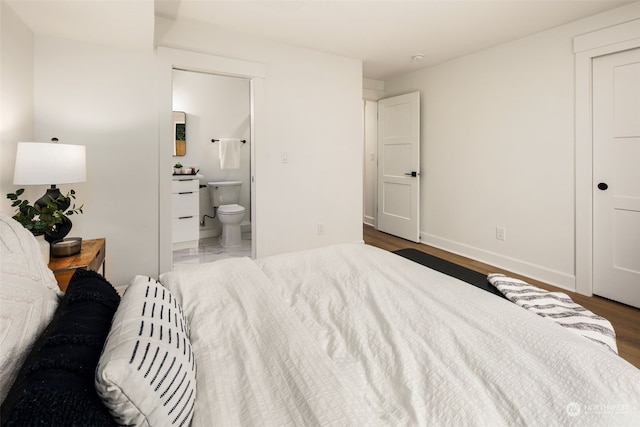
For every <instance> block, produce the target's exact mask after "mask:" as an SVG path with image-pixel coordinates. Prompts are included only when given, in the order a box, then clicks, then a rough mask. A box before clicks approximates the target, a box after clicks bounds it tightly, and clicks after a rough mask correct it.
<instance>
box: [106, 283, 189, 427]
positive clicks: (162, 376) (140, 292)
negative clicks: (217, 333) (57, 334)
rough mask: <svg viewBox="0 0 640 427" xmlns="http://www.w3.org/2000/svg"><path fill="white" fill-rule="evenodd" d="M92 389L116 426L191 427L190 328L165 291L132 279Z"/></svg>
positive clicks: (154, 284)
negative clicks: (116, 423) (182, 426)
mask: <svg viewBox="0 0 640 427" xmlns="http://www.w3.org/2000/svg"><path fill="white" fill-rule="evenodd" d="M102 351H103V353H102V356H101V357H100V361H99V363H98V367H97V369H96V390H97V392H98V395H100V397H101V398H102V400H103V402H104V404H105V405H106V406H107V408H109V411H110V412H111V415H112V416H113V417H114V418H115V420H116V421H117V422H118V424H121V425H123V424H124V425H136V426H140V425H142V426H169V425H185V426H186V425H189V423H190V421H191V417H192V416H193V406H194V403H195V398H196V364H195V359H194V355H193V352H192V349H191V343H190V342H189V325H188V324H187V320H186V318H185V316H184V314H183V312H182V307H180V304H179V303H178V301H177V300H176V299H175V297H174V296H173V294H172V293H171V292H169V290H168V289H166V288H164V287H163V286H162V285H161V284H160V283H159V282H157V281H156V280H154V279H151V278H150V277H145V276H136V277H135V278H134V279H133V281H132V283H131V284H130V285H129V287H128V288H127V290H126V292H125V294H124V296H123V297H122V300H121V301H120V306H119V307H118V310H117V311H116V314H115V316H114V318H113V323H112V326H111V331H110V332H109V336H108V337H107V342H106V343H105V346H104V349H103V350H102Z"/></svg>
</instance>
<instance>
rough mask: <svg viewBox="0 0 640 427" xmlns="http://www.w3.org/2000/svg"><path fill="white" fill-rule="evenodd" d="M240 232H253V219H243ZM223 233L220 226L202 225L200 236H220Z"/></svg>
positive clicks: (202, 237)
mask: <svg viewBox="0 0 640 427" xmlns="http://www.w3.org/2000/svg"><path fill="white" fill-rule="evenodd" d="M240 232H242V233H250V232H251V221H242V224H240ZM221 233H222V228H220V227H200V236H199V237H200V238H201V239H204V238H207V237H218V236H219V235H220V234H221Z"/></svg>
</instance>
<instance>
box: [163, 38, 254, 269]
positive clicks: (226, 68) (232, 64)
mask: <svg viewBox="0 0 640 427" xmlns="http://www.w3.org/2000/svg"><path fill="white" fill-rule="evenodd" d="M157 65H158V144H159V147H158V165H159V172H158V191H159V197H158V198H159V202H158V227H159V228H158V236H159V245H158V275H160V274H162V273H164V272H166V271H169V270H171V266H172V253H171V252H172V250H171V249H172V244H171V197H170V196H171V187H170V186H171V174H170V173H168V171H170V170H171V163H172V157H171V155H172V152H171V139H172V128H171V112H172V110H173V108H172V98H173V93H172V92H173V84H172V81H173V77H172V72H173V70H174V69H180V70H188V71H198V72H204V73H210V74H218V75H226V76H233V77H242V78H247V79H250V80H251V218H252V219H253V220H252V221H251V227H252V237H253V238H252V240H251V246H252V256H253V257H254V258H255V257H258V256H260V254H261V253H262V250H261V247H260V246H258V243H259V240H260V239H259V238H258V235H257V234H258V233H257V230H258V229H259V224H257V223H258V219H257V215H256V212H257V211H258V206H257V202H256V200H257V198H256V193H257V190H256V181H257V179H256V176H257V170H258V168H257V165H256V161H255V159H256V151H257V150H258V149H260V148H259V147H258V148H257V145H258V144H257V142H258V140H260V141H262V138H263V135H264V130H263V128H262V126H263V125H262V121H261V120H260V119H261V118H262V117H264V97H265V90H264V79H265V78H266V65H264V64H260V63H257V62H250V61H242V60H238V59H231V58H223V57H219V56H214V55H207V54H203V53H196V52H190V51H185V50H178V49H172V48H168V47H162V46H161V47H158V49H157ZM163 171H167V173H164V172H163Z"/></svg>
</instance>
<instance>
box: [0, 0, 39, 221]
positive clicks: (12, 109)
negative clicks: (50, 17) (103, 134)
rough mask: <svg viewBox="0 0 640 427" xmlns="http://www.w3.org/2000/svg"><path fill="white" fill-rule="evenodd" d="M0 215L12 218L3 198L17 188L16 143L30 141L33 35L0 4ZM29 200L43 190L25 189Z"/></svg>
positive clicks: (8, 8) (9, 204) (31, 124)
mask: <svg viewBox="0 0 640 427" xmlns="http://www.w3.org/2000/svg"><path fill="white" fill-rule="evenodd" d="M0 15H1V16H0V19H1V20H2V21H1V22H2V24H1V25H0V55H1V57H0V64H2V68H0V212H2V213H5V214H7V215H10V216H13V214H14V209H13V208H11V203H10V202H9V200H7V199H6V198H5V196H6V194H7V193H12V192H14V191H15V190H17V189H18V187H17V186H14V185H13V166H14V163H15V158H16V146H17V143H18V141H32V140H33V117H34V110H33V43H34V42H33V38H34V36H33V33H32V32H31V30H30V29H29V28H28V27H27V25H26V24H25V23H24V22H22V20H21V19H20V18H19V17H18V16H17V15H16V14H15V13H14V12H13V10H12V9H11V8H10V7H8V6H7V4H6V3H5V2H4V1H1V2H0ZM25 188H26V192H25V197H27V198H28V199H29V200H30V201H32V202H33V201H34V200H36V199H38V198H39V197H40V196H41V195H42V194H44V190H45V187H42V188H40V189H36V187H29V188H27V187H25Z"/></svg>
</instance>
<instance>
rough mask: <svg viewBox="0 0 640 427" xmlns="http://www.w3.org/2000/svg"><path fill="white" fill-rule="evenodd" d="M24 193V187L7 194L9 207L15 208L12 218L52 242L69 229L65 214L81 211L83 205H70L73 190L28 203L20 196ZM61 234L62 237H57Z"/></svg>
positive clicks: (74, 196) (69, 222) (74, 193)
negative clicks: (55, 196) (9, 201)
mask: <svg viewBox="0 0 640 427" xmlns="http://www.w3.org/2000/svg"><path fill="white" fill-rule="evenodd" d="M22 193H24V188H20V189H19V190H17V191H16V192H15V193H9V194H7V199H9V200H11V201H12V203H11V207H15V208H16V214H15V215H14V216H13V219H15V220H16V221H18V222H19V223H20V224H22V225H23V227H24V228H26V229H27V230H29V231H30V232H31V233H33V235H34V236H40V235H44V236H45V238H46V240H47V241H49V242H52V241H54V240H57V239H59V238H62V237H64V236H65V235H66V234H67V233H68V232H69V230H70V229H71V221H70V220H69V218H67V216H71V215H74V214H75V215H78V214H81V213H83V212H82V208H83V207H84V205H82V206H80V207H77V208H76V205H75V204H74V205H73V206H71V207H69V206H70V205H71V199H75V198H76V192H75V191H74V190H71V191H69V192H68V193H67V194H66V195H62V194H60V195H59V196H58V197H57V198H56V199H53V198H51V197H45V198H44V199H43V200H42V202H38V203H34V204H30V203H29V201H28V200H26V199H25V200H22V199H21V198H20V197H21V196H22ZM61 234H62V237H59V236H60V235H61Z"/></svg>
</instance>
